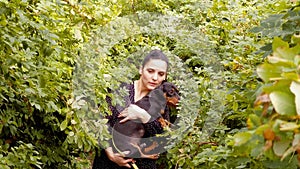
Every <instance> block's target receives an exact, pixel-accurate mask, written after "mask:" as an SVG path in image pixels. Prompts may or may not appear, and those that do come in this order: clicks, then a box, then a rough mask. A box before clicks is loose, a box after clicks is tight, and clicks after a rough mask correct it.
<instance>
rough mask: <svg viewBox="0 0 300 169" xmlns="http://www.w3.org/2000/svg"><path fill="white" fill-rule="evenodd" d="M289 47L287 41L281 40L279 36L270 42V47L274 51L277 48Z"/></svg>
mask: <svg viewBox="0 0 300 169" xmlns="http://www.w3.org/2000/svg"><path fill="white" fill-rule="evenodd" d="M288 47H289V43H288V42H285V41H283V40H282V39H281V38H279V37H274V40H273V43H272V49H273V51H276V50H277V49H279V48H284V49H286V48H288Z"/></svg>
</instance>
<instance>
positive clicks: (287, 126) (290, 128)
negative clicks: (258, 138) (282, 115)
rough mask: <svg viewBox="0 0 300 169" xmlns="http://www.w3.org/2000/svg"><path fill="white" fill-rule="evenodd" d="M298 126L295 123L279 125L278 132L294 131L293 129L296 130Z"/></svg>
mask: <svg viewBox="0 0 300 169" xmlns="http://www.w3.org/2000/svg"><path fill="white" fill-rule="evenodd" d="M299 127H300V125H298V124H297V123H296V122H286V123H282V124H280V131H294V130H295V129H298V128H299Z"/></svg>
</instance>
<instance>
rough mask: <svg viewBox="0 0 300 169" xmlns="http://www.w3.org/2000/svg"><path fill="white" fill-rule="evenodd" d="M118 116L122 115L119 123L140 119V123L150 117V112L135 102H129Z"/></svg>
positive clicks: (145, 121)
mask: <svg viewBox="0 0 300 169" xmlns="http://www.w3.org/2000/svg"><path fill="white" fill-rule="evenodd" d="M118 117H124V119H122V120H121V121H120V123H124V122H126V121H127V120H140V121H141V122H142V123H147V122H148V121H149V120H150V118H151V116H150V114H149V113H147V112H146V110H144V109H142V108H140V107H139V106H137V105H135V104H131V105H130V106H129V107H127V108H126V109H125V110H123V111H122V112H121V113H120V115H119V116H118Z"/></svg>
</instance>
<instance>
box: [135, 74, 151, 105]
mask: <svg viewBox="0 0 300 169" xmlns="http://www.w3.org/2000/svg"><path fill="white" fill-rule="evenodd" d="M148 93H149V90H147V89H146V88H145V87H143V84H142V81H141V80H140V79H139V80H136V81H134V101H135V102H136V101H138V100H140V99H141V98H143V97H144V96H146V95H147V94H148Z"/></svg>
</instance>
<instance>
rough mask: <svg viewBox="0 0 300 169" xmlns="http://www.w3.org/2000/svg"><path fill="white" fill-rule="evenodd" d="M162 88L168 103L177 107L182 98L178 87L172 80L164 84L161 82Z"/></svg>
mask: <svg viewBox="0 0 300 169" xmlns="http://www.w3.org/2000/svg"><path fill="white" fill-rule="evenodd" d="M160 88H161V90H162V91H163V93H164V96H165V98H166V100H167V104H168V105H169V106H173V107H175V106H176V105H177V104H178V102H179V100H180V96H179V90H178V88H177V87H176V86H175V85H174V84H173V83H170V82H164V83H163V84H161V86H160Z"/></svg>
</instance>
